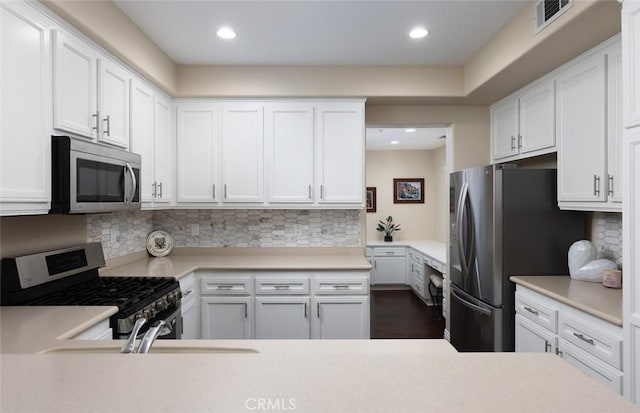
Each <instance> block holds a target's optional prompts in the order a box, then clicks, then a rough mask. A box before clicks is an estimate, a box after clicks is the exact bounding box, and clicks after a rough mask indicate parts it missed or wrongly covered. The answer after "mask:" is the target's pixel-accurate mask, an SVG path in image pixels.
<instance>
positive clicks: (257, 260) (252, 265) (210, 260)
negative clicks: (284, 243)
mask: <svg viewBox="0 0 640 413" xmlns="http://www.w3.org/2000/svg"><path fill="white" fill-rule="evenodd" d="M300 250H302V249H300ZM359 251H360V254H331V253H327V254H308V255H307V254H304V252H303V251H301V252H300V253H299V254H293V255H288V254H279V253H278V252H277V251H273V249H272V251H270V253H269V254H265V253H258V252H257V251H256V254H251V251H246V252H244V253H242V254H240V253H237V249H236V250H234V251H230V253H229V254H224V249H219V250H216V251H215V254H211V255H201V253H200V254H192V255H187V254H181V255H168V256H166V257H157V258H153V257H145V258H141V259H138V260H135V261H133V262H130V263H127V264H124V265H119V266H113V267H112V266H110V267H108V268H103V269H102V270H101V271H100V274H101V275H103V276H153V277H175V278H178V279H180V278H182V277H184V276H185V275H187V274H189V273H191V272H193V271H196V270H250V271H251V270H299V271H323V270H326V271H337V270H365V271H368V270H370V269H371V264H370V263H369V261H368V260H367V259H366V257H365V256H364V251H363V250H362V249H359Z"/></svg>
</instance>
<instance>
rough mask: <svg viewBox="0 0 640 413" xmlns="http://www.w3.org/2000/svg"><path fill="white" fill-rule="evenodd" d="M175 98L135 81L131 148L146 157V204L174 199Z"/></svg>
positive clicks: (143, 175) (142, 184) (143, 179)
mask: <svg viewBox="0 0 640 413" xmlns="http://www.w3.org/2000/svg"><path fill="white" fill-rule="evenodd" d="M173 142H174V141H173V134H172V133H171V101H170V99H169V98H168V97H166V96H164V95H163V94H162V93H160V92H158V91H155V90H154V89H152V88H151V87H149V86H147V85H146V84H144V83H143V82H141V81H139V80H138V79H133V80H132V82H131V151H132V152H135V153H137V154H140V156H141V157H142V172H141V178H140V180H141V182H140V188H141V197H142V202H143V207H157V206H159V205H160V204H167V203H170V202H171V201H172V200H173V196H172V195H173V185H172V182H173V175H174V170H175V168H174V166H173V165H174V162H173V161H172V159H175V151H174V144H173Z"/></svg>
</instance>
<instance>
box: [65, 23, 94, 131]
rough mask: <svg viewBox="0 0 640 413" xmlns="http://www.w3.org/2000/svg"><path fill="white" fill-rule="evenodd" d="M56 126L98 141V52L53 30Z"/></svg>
mask: <svg viewBox="0 0 640 413" xmlns="http://www.w3.org/2000/svg"><path fill="white" fill-rule="evenodd" d="M53 37H54V41H53V46H54V47H53V95H54V105H53V109H54V110H53V127H54V128H56V129H59V130H62V131H67V132H70V133H74V134H77V135H80V136H85V137H87V138H96V136H97V133H98V128H99V127H100V119H99V118H98V113H97V112H98V110H97V104H98V99H97V96H96V93H97V90H98V86H97V85H98V82H97V73H98V71H97V67H96V64H97V61H98V53H97V52H96V51H95V50H94V49H92V48H91V47H90V46H88V45H87V44H86V43H84V42H83V41H81V40H80V39H78V38H77V37H74V36H73V35H71V34H69V33H62V32H60V31H57V30H54V31H53Z"/></svg>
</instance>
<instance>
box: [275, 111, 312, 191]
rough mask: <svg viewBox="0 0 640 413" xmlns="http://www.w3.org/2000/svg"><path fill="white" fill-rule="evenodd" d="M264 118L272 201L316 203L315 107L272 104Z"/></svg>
mask: <svg viewBox="0 0 640 413" xmlns="http://www.w3.org/2000/svg"><path fill="white" fill-rule="evenodd" d="M264 116H265V125H264V127H265V146H266V151H265V153H266V156H265V160H266V163H267V165H266V166H267V187H268V193H269V195H268V201H269V202H272V203H279V202H283V203H310V202H313V188H314V182H313V171H314V164H313V105H312V104H310V103H273V104H268V105H267V106H266V107H265V115H264Z"/></svg>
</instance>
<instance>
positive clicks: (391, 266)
mask: <svg viewBox="0 0 640 413" xmlns="http://www.w3.org/2000/svg"><path fill="white" fill-rule="evenodd" d="M406 271H407V270H406V259H405V257H376V259H375V267H374V270H373V284H406V282H407V274H406Z"/></svg>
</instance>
